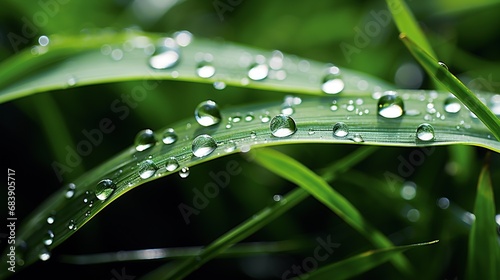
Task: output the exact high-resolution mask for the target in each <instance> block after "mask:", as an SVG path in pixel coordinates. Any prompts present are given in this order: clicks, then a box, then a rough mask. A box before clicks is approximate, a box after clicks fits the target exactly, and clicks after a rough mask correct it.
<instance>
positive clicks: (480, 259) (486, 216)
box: [467, 164, 500, 279]
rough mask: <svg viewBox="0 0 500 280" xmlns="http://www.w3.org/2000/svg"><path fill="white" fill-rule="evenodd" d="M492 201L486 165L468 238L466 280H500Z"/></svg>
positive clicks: (491, 190)
mask: <svg viewBox="0 0 500 280" xmlns="http://www.w3.org/2000/svg"><path fill="white" fill-rule="evenodd" d="M495 214H496V212H495V199H494V195H493V187H492V185H491V179H490V171H489V166H488V164H486V165H485V166H484V167H483V170H482V171H481V175H480V176H479V182H478V184H477V194H476V202H475V205H474V216H475V220H474V223H473V224H472V229H471V231H470V235H469V246H468V248H469V252H468V254H467V279H499V278H500V267H499V266H498V264H499V263H500V244H499V242H498V236H497V234H496V231H497V227H498V226H497V225H496V222H495Z"/></svg>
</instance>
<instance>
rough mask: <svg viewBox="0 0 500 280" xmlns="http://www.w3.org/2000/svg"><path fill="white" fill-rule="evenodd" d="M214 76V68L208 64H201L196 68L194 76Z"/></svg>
mask: <svg viewBox="0 0 500 280" xmlns="http://www.w3.org/2000/svg"><path fill="white" fill-rule="evenodd" d="M214 74H215V67H214V66H213V65H212V64H211V63H209V62H201V63H200V64H198V67H197V68H196V75H198V76H199V77H200V78H205V79H206V78H210V77H212V76H213V75H214Z"/></svg>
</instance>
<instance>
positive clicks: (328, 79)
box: [321, 66, 345, 94]
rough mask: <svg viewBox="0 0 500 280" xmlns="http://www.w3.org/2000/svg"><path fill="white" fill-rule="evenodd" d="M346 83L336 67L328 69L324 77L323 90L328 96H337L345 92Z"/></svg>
mask: <svg viewBox="0 0 500 280" xmlns="http://www.w3.org/2000/svg"><path fill="white" fill-rule="evenodd" d="M344 86H345V85H344V81H343V80H342V79H341V77H340V69H339V68H338V67H336V66H332V67H330V68H328V71H327V74H326V75H325V76H324V77H323V81H322V84H321V90H322V91H323V92H324V93H326V94H337V93H339V92H341V91H342V90H344Z"/></svg>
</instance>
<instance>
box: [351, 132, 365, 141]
mask: <svg viewBox="0 0 500 280" xmlns="http://www.w3.org/2000/svg"><path fill="white" fill-rule="evenodd" d="M352 141H354V142H356V143H362V142H365V140H364V139H363V137H361V134H359V133H356V134H354V136H353V137H352Z"/></svg>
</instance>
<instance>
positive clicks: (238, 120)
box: [229, 116, 241, 123]
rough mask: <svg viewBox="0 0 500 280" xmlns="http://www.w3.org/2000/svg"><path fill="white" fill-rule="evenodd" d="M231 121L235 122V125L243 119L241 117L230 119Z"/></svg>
mask: <svg viewBox="0 0 500 280" xmlns="http://www.w3.org/2000/svg"><path fill="white" fill-rule="evenodd" d="M229 121H231V122H233V123H237V122H240V121H241V117H240V116H234V117H230V118H229Z"/></svg>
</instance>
